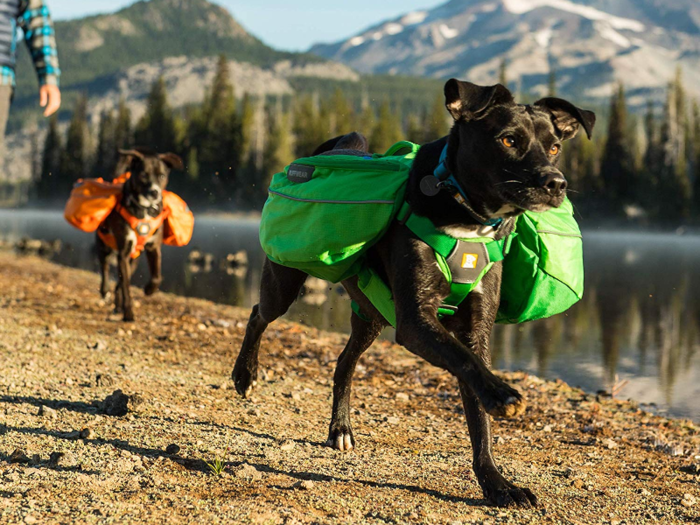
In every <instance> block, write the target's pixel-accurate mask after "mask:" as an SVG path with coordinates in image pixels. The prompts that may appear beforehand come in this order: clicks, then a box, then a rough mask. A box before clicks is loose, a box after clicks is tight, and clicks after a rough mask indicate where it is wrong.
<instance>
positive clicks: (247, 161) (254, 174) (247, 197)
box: [237, 93, 264, 207]
mask: <svg viewBox="0 0 700 525" xmlns="http://www.w3.org/2000/svg"><path fill="white" fill-rule="evenodd" d="M257 112H258V109H257V104H256V102H255V101H254V100H253V99H252V98H251V96H250V95H248V94H247V93H246V94H245V95H244V97H243V102H242V104H241V110H240V122H239V125H240V142H239V145H238V151H239V155H240V158H239V170H238V195H237V197H238V200H239V202H241V204H242V205H243V206H246V207H247V206H252V205H253V204H254V201H255V188H257V182H258V176H259V170H258V166H257V162H256V159H257V157H258V155H257V154H256V153H257V152H256V151H255V146H256V141H255V138H256V133H257V132H258V131H259V130H257V129H256V121H257ZM261 157H262V158H264V156H262V155H261Z"/></svg>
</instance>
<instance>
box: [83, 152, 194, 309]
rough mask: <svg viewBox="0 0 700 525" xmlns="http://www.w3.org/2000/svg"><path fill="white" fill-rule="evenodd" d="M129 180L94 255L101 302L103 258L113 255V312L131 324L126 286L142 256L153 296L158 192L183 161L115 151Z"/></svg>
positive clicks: (157, 269) (105, 275) (157, 273)
mask: <svg viewBox="0 0 700 525" xmlns="http://www.w3.org/2000/svg"><path fill="white" fill-rule="evenodd" d="M119 153H120V154H121V155H122V156H123V157H125V160H126V164H127V165H128V170H129V173H130V174H131V175H130V176H129V177H128V178H127V179H126V181H125V182H124V187H123V190H122V196H121V201H120V202H119V204H117V206H116V207H115V209H114V210H113V211H112V213H111V214H110V215H109V216H108V217H107V219H106V220H105V221H104V222H103V223H102V225H101V226H100V228H99V230H98V231H97V252H98V256H99V259H100V268H101V271H102V285H101V286H100V293H101V294H102V297H106V296H107V295H108V290H107V282H108V280H109V262H108V257H109V256H110V255H111V254H112V253H114V252H116V253H117V257H118V272H119V279H118V282H117V287H116V289H115V298H114V306H115V312H122V313H123V314H124V321H133V320H134V310H133V304H132V301H131V292H130V290H129V286H130V283H131V276H132V275H133V272H134V271H135V270H136V266H137V261H138V256H139V255H140V254H141V252H142V251H145V252H146V259H147V261H148V268H149V271H150V273H151V279H150V281H149V282H148V284H147V285H146V287H145V289H144V291H145V293H146V295H152V294H154V293H155V292H157V291H158V288H159V287H160V284H161V282H162V280H163V278H162V276H161V246H162V244H163V228H162V225H163V221H164V220H165V218H166V214H165V213H164V211H163V191H164V190H165V188H166V186H167V185H168V176H169V175H170V170H171V169H178V170H181V169H183V167H184V166H183V163H182V159H180V157H178V156H177V155H175V154H174V153H161V154H158V153H155V152H153V151H150V150H148V149H147V148H135V149H132V150H120V151H119Z"/></svg>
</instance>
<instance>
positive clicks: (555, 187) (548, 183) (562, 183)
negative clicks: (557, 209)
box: [537, 169, 567, 197]
mask: <svg viewBox="0 0 700 525" xmlns="http://www.w3.org/2000/svg"><path fill="white" fill-rule="evenodd" d="M537 183H538V185H539V187H540V188H542V189H544V190H545V191H546V192H547V193H548V194H549V195H551V196H552V197H561V196H562V195H563V194H564V192H565V191H566V188H567V182H566V179H565V178H564V175H562V173H561V172H560V171H559V170H554V169H551V170H547V171H544V172H542V173H541V174H540V177H539V179H538V181H537Z"/></svg>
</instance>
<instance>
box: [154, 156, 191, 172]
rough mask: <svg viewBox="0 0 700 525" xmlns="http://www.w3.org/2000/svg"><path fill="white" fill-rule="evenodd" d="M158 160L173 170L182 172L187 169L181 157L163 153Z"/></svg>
mask: <svg viewBox="0 0 700 525" xmlns="http://www.w3.org/2000/svg"><path fill="white" fill-rule="evenodd" d="M158 158H159V159H160V160H162V161H163V162H164V163H165V165H166V166H167V167H168V168H170V169H171V170H179V171H182V170H184V169H185V165H184V163H183V162H182V159H181V158H180V156H179V155H175V154H174V153H161V154H160V155H158Z"/></svg>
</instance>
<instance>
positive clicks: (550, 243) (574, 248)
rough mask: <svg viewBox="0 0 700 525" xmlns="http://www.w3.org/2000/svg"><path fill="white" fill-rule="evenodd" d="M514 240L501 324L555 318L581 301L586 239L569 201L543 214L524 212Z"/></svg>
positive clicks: (503, 287) (505, 270)
mask: <svg viewBox="0 0 700 525" xmlns="http://www.w3.org/2000/svg"><path fill="white" fill-rule="evenodd" d="M513 235H514V238H513V240H512V241H511V243H510V251H509V253H508V255H507V256H506V258H505V259H504V260H503V282H502V284H501V304H500V307H499V310H498V316H497V318H496V322H497V323H523V322H525V321H533V320H535V319H543V318H545V317H551V316H553V315H556V314H559V313H562V312H564V311H566V310H568V309H569V308H570V307H571V306H573V305H574V304H575V303H576V302H578V301H579V300H580V299H581V298H582V297H583V239H582V237H581V230H580V229H579V227H578V224H577V223H576V220H575V219H574V210H573V206H572V205H571V202H570V201H569V200H568V199H564V203H563V204H562V205H561V206H560V207H559V208H555V209H552V210H549V211H546V212H543V213H534V212H529V211H528V212H525V213H523V214H522V215H521V216H520V217H518V222H517V223H516V227H515V233H514V234H513Z"/></svg>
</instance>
